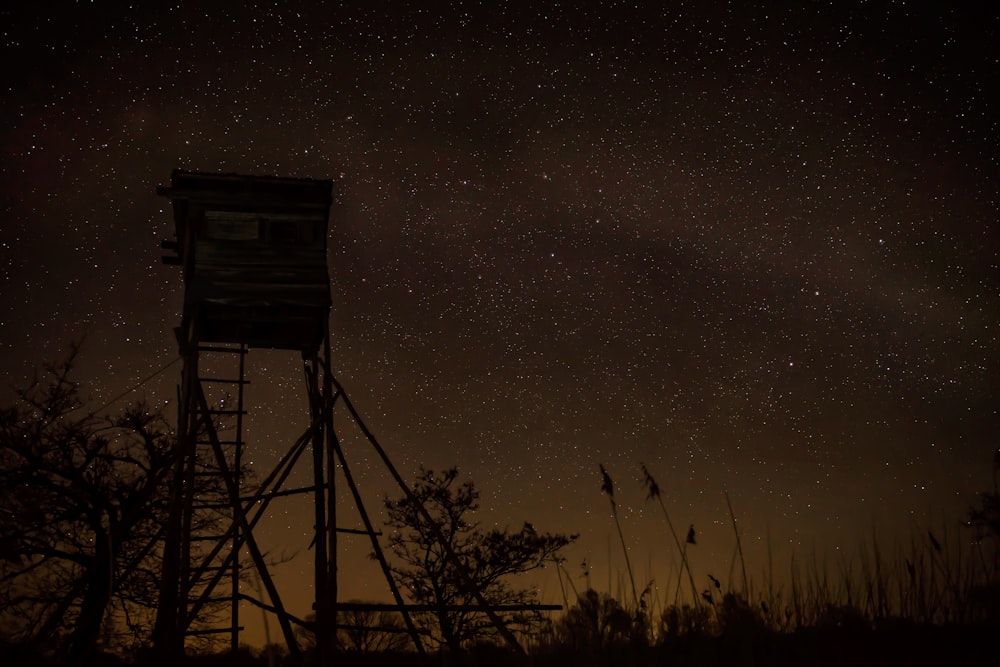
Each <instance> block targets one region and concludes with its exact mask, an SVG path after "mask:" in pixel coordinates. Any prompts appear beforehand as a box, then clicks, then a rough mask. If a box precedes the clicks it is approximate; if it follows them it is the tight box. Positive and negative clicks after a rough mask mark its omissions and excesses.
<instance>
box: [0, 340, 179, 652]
mask: <svg viewBox="0 0 1000 667" xmlns="http://www.w3.org/2000/svg"><path fill="white" fill-rule="evenodd" d="M77 351H78V350H77V348H76V347H74V348H73V349H72V351H71V353H70V354H69V356H68V358H67V360H66V361H64V362H63V363H61V364H57V365H52V366H48V367H46V368H45V372H44V374H43V375H42V376H41V377H40V378H36V379H35V381H33V382H32V383H30V385H29V386H28V387H27V388H26V389H22V390H17V391H16V402H15V404H14V405H13V406H10V407H6V408H4V409H2V410H0V517H2V519H0V627H2V628H3V633H4V635H5V636H4V639H5V640H6V641H8V642H11V643H18V644H20V645H22V646H28V647H35V649H36V650H37V651H38V652H40V653H45V652H60V653H61V654H62V655H63V657H64V658H65V659H66V660H67V662H69V663H71V664H85V663H87V662H88V661H89V660H90V658H91V657H92V653H93V651H94V650H95V646H96V644H97V642H98V639H99V638H100V637H101V636H102V632H103V631H106V630H107V628H108V627H109V624H108V623H107V621H108V619H109V618H110V617H111V616H112V615H117V616H119V617H120V618H121V620H122V621H124V623H125V626H126V627H127V628H130V629H132V630H134V631H135V632H137V633H139V632H142V626H144V623H145V622H146V621H147V620H148V619H144V618H142V615H143V609H144V608H145V609H148V608H149V607H151V606H152V605H153V604H155V597H156V590H157V589H156V577H157V576H158V566H157V564H156V562H155V561H156V558H157V553H156V548H155V547H156V543H157V541H158V539H159V537H160V530H161V526H162V525H163V518H164V516H165V510H166V507H165V504H164V498H165V482H166V479H167V473H168V471H169V470H170V461H171V457H172V456H173V445H172V442H173V440H172V438H171V436H170V433H169V430H168V429H167V428H166V426H165V423H164V422H163V420H162V419H161V418H160V417H159V415H157V414H156V413H154V412H151V411H149V410H148V409H146V408H145V407H143V406H141V405H136V406H131V407H129V408H127V409H126V410H125V411H124V412H122V413H121V414H119V415H117V416H115V417H111V418H102V417H97V416H94V415H88V414H83V413H82V410H81V399H80V393H79V387H78V385H77V384H76V383H75V382H74V381H73V380H71V371H72V368H73V362H74V359H75V358H76V355H77Z"/></svg>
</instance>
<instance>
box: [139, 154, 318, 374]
mask: <svg viewBox="0 0 1000 667" xmlns="http://www.w3.org/2000/svg"><path fill="white" fill-rule="evenodd" d="M332 188H333V184H332V182H331V181H323V180H311V179H293V178H276V177H270V176H242V175H237V174H210V173H198V172H189V171H181V170H177V171H174V172H173V174H172V176H171V185H170V187H169V188H158V190H157V192H158V193H159V194H160V195H163V196H165V197H169V198H170V199H171V200H172V202H173V209H174V224H175V231H176V238H175V240H173V241H164V242H163V247H164V248H166V249H168V250H173V251H175V252H176V256H168V257H164V262H166V263H168V264H180V265H181V266H182V267H183V272H184V314H183V319H182V331H181V332H179V333H180V337H181V339H182V340H183V341H186V342H188V343H210V342H216V343H243V344H246V345H248V346H250V347H266V348H277V349H289V350H301V351H302V352H303V353H306V354H311V353H315V351H316V350H317V347H318V345H319V344H320V342H321V341H322V340H323V338H324V337H325V336H326V332H327V318H328V317H329V312H330V279H329V273H328V270H327V262H326V236H327V226H328V216H329V210H330V204H331V201H332V199H331V198H332Z"/></svg>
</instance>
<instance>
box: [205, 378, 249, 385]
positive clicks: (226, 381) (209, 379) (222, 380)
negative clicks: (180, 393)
mask: <svg viewBox="0 0 1000 667" xmlns="http://www.w3.org/2000/svg"><path fill="white" fill-rule="evenodd" d="M198 379H199V380H201V381H202V382H216V383H219V384H250V380H226V379H224V378H198Z"/></svg>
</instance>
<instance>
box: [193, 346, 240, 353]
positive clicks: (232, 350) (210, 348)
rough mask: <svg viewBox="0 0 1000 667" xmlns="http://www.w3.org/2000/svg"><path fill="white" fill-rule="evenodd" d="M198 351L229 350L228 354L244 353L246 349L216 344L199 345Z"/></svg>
mask: <svg viewBox="0 0 1000 667" xmlns="http://www.w3.org/2000/svg"><path fill="white" fill-rule="evenodd" d="M198 351H199V352H229V353H230V354H246V353H247V349H246V348H243V347H220V346H218V345H199V346H198Z"/></svg>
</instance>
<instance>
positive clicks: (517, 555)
mask: <svg viewBox="0 0 1000 667" xmlns="http://www.w3.org/2000/svg"><path fill="white" fill-rule="evenodd" d="M457 477H458V471H457V470H456V469H455V468H451V469H449V470H446V471H444V472H443V473H435V472H434V471H433V470H421V472H420V475H419V476H418V478H417V481H416V483H415V485H414V487H413V496H412V498H413V499H412V500H411V498H409V497H404V498H401V499H397V500H392V499H388V498H387V499H386V500H385V507H386V510H387V513H388V518H387V519H386V525H387V526H388V527H389V528H390V529H391V530H390V532H389V548H390V550H391V551H392V553H393V554H395V556H396V559H397V561H398V562H399V563H401V564H400V565H394V566H393V567H392V571H393V574H394V575H395V576H396V577H397V579H398V581H399V582H400V584H401V587H402V588H403V589H405V590H406V591H407V592H408V594H409V596H410V597H411V599H412V600H413V602H415V603H417V604H420V605H428V606H431V607H435V608H436V610H435V611H433V612H428V613H420V614H417V615H415V622H416V623H417V625H418V627H419V629H420V631H421V633H423V634H425V635H426V636H427V637H429V638H430V639H431V640H432V641H435V642H438V643H439V644H441V645H444V646H446V647H448V648H449V649H451V650H454V651H458V650H461V648H462V647H463V646H466V645H468V644H470V643H472V642H474V641H477V640H484V639H489V638H491V637H492V636H493V634H494V632H495V630H496V628H495V626H494V624H493V623H492V622H491V621H490V620H489V619H488V618H487V617H486V616H485V615H484V613H483V612H482V611H476V610H473V609H457V608H456V607H461V606H465V605H469V606H471V605H475V604H476V597H475V593H476V591H475V590H473V587H475V588H476V589H478V592H480V593H481V594H482V596H483V598H484V599H485V600H486V602H487V603H488V604H490V605H530V604H532V603H535V602H536V599H535V594H534V592H533V591H531V590H528V589H521V588H516V587H514V586H512V585H511V584H509V583H508V579H509V578H511V577H512V576H514V575H518V574H522V573H524V572H528V571H531V570H535V569H537V568H540V567H543V566H544V565H545V563H546V561H551V560H553V559H554V558H555V557H556V555H557V554H558V552H559V550H560V549H562V548H563V547H565V546H566V545H567V544H569V543H570V542H572V541H573V540H574V539H575V536H566V535H559V534H555V535H553V534H548V533H544V534H542V533H538V532H536V531H535V529H534V528H533V527H532V526H531V524H529V523H525V524H524V526H523V527H522V528H521V530H520V531H518V532H513V533H512V532H507V531H506V530H490V531H486V532H484V531H481V530H480V529H479V526H478V524H477V523H475V522H473V521H472V519H471V517H470V515H472V514H474V513H475V512H476V510H477V509H479V503H478V499H479V492H478V491H477V490H476V488H475V486H474V485H473V484H472V482H463V483H461V484H457V483H456V479H457ZM416 503H419V505H418V504H416ZM420 505H422V506H423V507H424V508H425V509H426V510H427V512H428V514H429V515H430V517H431V519H433V521H434V524H435V525H436V526H437V529H438V530H437V531H435V530H434V529H433V527H432V526H431V525H430V524H429V523H428V522H427V520H426V518H425V516H424V514H423V513H422V512H421V511H420ZM439 534H440V535H441V536H443V538H444V541H445V543H442V541H441V540H440V539H439V537H438V535H439ZM449 551H450V552H451V553H452V554H454V558H451V557H449ZM503 615H504V622H505V623H506V624H507V626H508V627H509V628H511V629H515V630H520V631H522V632H527V631H531V630H533V629H534V628H535V627H537V625H538V623H540V622H541V616H540V614H539V613H538V612H537V611H535V610H531V609H526V610H517V611H510V612H503Z"/></svg>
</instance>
